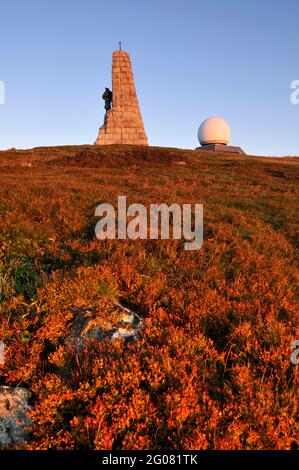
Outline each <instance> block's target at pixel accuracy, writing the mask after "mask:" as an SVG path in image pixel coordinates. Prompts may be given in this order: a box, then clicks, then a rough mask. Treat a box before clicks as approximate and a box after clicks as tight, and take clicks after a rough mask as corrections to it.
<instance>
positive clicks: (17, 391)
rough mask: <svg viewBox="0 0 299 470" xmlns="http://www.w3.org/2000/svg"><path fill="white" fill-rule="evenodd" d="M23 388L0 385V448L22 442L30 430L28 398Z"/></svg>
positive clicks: (28, 395) (27, 391) (28, 394)
mask: <svg viewBox="0 0 299 470" xmlns="http://www.w3.org/2000/svg"><path fill="white" fill-rule="evenodd" d="M30 395H31V393H30V392H29V390H27V389H25V388H19V387H16V388H12V387H6V386H0V448H1V447H2V448H3V447H9V446H12V445H14V444H20V443H22V442H24V441H25V440H26V439H27V437H28V435H29V432H30V427H31V425H32V421H31V419H30V417H29V411H30V406H29V404H28V399H29V397H30Z"/></svg>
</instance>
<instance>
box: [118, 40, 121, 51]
mask: <svg viewBox="0 0 299 470" xmlns="http://www.w3.org/2000/svg"><path fill="white" fill-rule="evenodd" d="M118 45H119V50H120V51H121V41H119V43H118Z"/></svg>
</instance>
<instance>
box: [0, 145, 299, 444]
mask: <svg viewBox="0 0 299 470" xmlns="http://www.w3.org/2000/svg"><path fill="white" fill-rule="evenodd" d="M298 180H299V165H298V159H295V158H293V159H291V158H290V159H288V158H284V159H282V158H258V157H247V156H232V155H221V154H211V153H206V154H205V153H202V152H200V153H199V152H196V151H190V150H178V149H166V148H165V149H163V148H154V147H148V148H141V147H139V148H138V147H131V146H111V147H94V146H78V147H76V146H69V147H49V148H37V149H33V150H23V151H18V150H10V151H5V152H0V182H1V184H0V216H1V217H0V318H1V319H0V339H3V340H4V342H5V344H6V361H5V365H4V366H3V367H2V368H0V384H5V385H11V386H22V387H26V388H28V389H29V390H30V391H31V392H32V410H33V412H32V419H33V422H34V429H33V438H32V439H31V440H30V441H29V442H28V444H27V445H26V446H25V447H26V448H30V449H46V448H52V449H84V448H90V449H94V448H96V449H111V448H113V449H276V448H278V449H295V448H298V446H299V438H298V435H299V432H298V421H297V417H298V398H297V397H298V386H299V380H298V370H299V366H294V365H292V364H291V362H290V345H291V343H292V342H293V341H294V340H295V339H299V326H298V303H296V300H298V297H296V285H297V284H296V283H297V280H296V273H298V270H297V268H298V263H297V261H296V254H297V253H298V251H297V250H298V197H299V194H298V193H299V187H298V186H299V185H298ZM119 195H126V196H127V202H128V204H131V203H134V202H136V203H143V204H145V205H146V206H148V205H149V204H150V203H162V202H164V203H167V204H172V203H179V204H183V203H192V204H195V203H203V204H204V244H203V247H202V248H201V249H200V250H198V251H189V252H187V251H185V250H184V249H183V243H182V241H180V240H175V241H174V240H167V241H161V240H158V241H153V240H143V241H141V240H137V241H131V240H122V241H117V240H116V241H102V242H101V241H99V240H98V239H96V238H95V235H94V228H95V224H96V222H97V220H98V218H97V217H95V215H94V213H95V208H96V206H97V205H98V204H99V203H101V202H108V203H110V204H113V205H114V207H117V197H118V196H119ZM297 279H298V278H297ZM297 294H298V292H297ZM116 303H120V304H121V305H123V306H126V307H128V308H130V309H131V310H133V311H134V312H136V313H137V314H138V315H139V316H140V317H141V318H142V319H143V320H144V322H145V325H144V328H143V329H142V331H141V332H140V337H139V338H137V339H135V340H134V341H131V342H128V341H126V340H125V339H118V340H113V341H111V339H107V338H106V339H104V340H102V341H96V340H90V341H89V342H86V344H85V346H84V348H82V349H80V350H79V351H76V350H74V349H73V348H72V347H71V346H70V345H69V343H68V339H67V338H68V337H69V335H70V329H71V326H70V325H72V322H74V321H75V320H76V319H75V317H76V315H77V314H78V312H92V315H93V316H94V317H97V319H99V321H101V322H102V324H107V322H108V321H109V322H113V315H114V313H113V311H114V310H113V309H114V305H115V304H116ZM105 322H106V323H105ZM65 364H68V366H67V369H68V371H67V373H61V370H64V371H65V368H66V365H65Z"/></svg>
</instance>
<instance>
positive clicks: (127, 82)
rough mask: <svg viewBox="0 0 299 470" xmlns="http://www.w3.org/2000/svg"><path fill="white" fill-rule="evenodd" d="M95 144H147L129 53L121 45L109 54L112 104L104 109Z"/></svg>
mask: <svg viewBox="0 0 299 470" xmlns="http://www.w3.org/2000/svg"><path fill="white" fill-rule="evenodd" d="M95 144H96V145H110V144H132V145H148V141H147V136H146V133H145V130H144V126H143V120H142V116H141V113H140V109H139V104H138V99H137V94H136V90H135V85H134V79H133V72H132V66H131V60H130V56H129V54H128V53H127V52H125V51H122V50H121V45H120V48H119V50H117V51H115V52H113V54H112V106H111V109H108V110H106V114H105V119H104V124H103V125H102V126H101V127H100V129H99V134H98V137H97V140H96V142H95Z"/></svg>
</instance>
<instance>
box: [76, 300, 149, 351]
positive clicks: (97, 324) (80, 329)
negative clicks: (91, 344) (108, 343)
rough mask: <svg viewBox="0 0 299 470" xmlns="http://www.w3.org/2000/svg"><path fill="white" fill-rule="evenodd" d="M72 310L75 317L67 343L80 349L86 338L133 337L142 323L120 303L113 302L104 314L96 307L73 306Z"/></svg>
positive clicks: (135, 314)
mask: <svg viewBox="0 0 299 470" xmlns="http://www.w3.org/2000/svg"><path fill="white" fill-rule="evenodd" d="M72 311H73V313H75V317H74V320H73V322H72V327H71V335H70V337H69V339H68V344H71V345H72V346H73V347H75V348H76V349H80V348H81V347H82V346H83V345H84V342H85V340H86V339H96V340H99V341H101V340H103V339H105V338H111V339H118V338H129V339H133V338H135V337H136V336H137V334H138V332H139V331H140V330H141V328H142V327H143V323H144V322H143V320H142V319H141V318H140V316H139V315H137V313H135V312H132V311H131V310H129V309H128V308H126V307H123V306H122V305H120V304H113V305H112V306H111V307H110V308H109V309H107V311H105V316H104V314H103V313H102V312H99V311H97V310H96V309H87V308H78V307H73V308H72Z"/></svg>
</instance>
